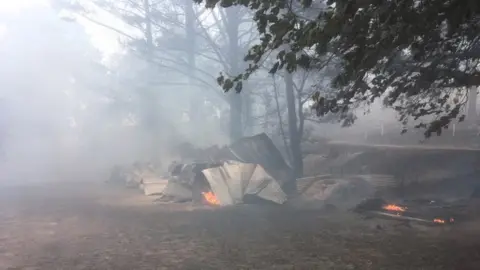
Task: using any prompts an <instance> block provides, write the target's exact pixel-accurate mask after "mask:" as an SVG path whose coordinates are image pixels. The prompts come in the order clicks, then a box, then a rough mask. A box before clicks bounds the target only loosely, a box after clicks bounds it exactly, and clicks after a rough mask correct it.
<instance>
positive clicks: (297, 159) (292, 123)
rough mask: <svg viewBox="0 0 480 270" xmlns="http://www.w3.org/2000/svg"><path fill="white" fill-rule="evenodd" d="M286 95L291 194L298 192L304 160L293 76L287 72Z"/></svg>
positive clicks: (289, 189)
mask: <svg viewBox="0 0 480 270" xmlns="http://www.w3.org/2000/svg"><path fill="white" fill-rule="evenodd" d="M284 78H285V94H286V97H287V110H288V133H289V137H290V153H291V155H292V158H291V163H292V176H291V181H290V182H291V183H290V184H289V185H288V187H287V189H288V191H290V192H295V191H296V179H297V178H299V177H302V176H303V160H302V150H301V146H300V143H301V138H300V134H299V130H298V124H297V110H296V108H295V107H296V106H295V101H296V100H295V93H294V88H293V76H292V74H291V73H289V72H285V77H284Z"/></svg>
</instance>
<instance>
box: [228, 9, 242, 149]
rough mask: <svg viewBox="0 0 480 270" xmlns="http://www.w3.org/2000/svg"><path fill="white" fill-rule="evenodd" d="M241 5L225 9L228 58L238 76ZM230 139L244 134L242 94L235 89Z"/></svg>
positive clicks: (230, 96) (231, 68) (231, 70)
mask: <svg viewBox="0 0 480 270" xmlns="http://www.w3.org/2000/svg"><path fill="white" fill-rule="evenodd" d="M238 11H239V7H230V8H227V9H226V10H225V12H226V14H227V21H226V22H225V23H226V28H227V34H228V39H229V40H228V41H229V50H228V60H229V67H230V74H231V75H233V76H236V75H238V74H239V73H240V70H239V67H240V63H239V61H240V59H239V56H240V48H239V44H238V41H239V40H238V32H239V29H238V28H239V26H240V19H241V18H240V17H239V12H238ZM228 94H229V103H230V140H231V141H232V142H234V141H236V140H238V139H240V138H241V137H242V136H243V125H242V96H241V94H239V93H236V92H235V91H234V90H232V91H230V93H228Z"/></svg>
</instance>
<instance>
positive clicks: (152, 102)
mask: <svg viewBox="0 0 480 270" xmlns="http://www.w3.org/2000/svg"><path fill="white" fill-rule="evenodd" d="M143 8H144V12H145V33H144V35H145V41H146V55H145V57H146V58H147V63H149V62H148V60H150V59H152V58H153V56H154V55H153V54H154V53H155V48H154V44H153V33H152V21H151V16H150V0H143ZM144 75H145V77H146V78H145V79H146V80H147V81H149V80H150V78H151V76H152V66H151V65H150V64H147V67H146V69H145V72H144ZM143 90H144V91H143V93H141V95H142V99H143V101H142V103H143V104H145V108H144V113H145V115H144V119H143V124H144V127H145V128H146V129H147V130H148V131H149V133H150V139H151V145H152V147H151V149H152V150H153V151H152V153H151V158H152V161H153V162H159V160H158V159H159V154H160V144H159V143H160V135H161V131H160V123H159V121H160V119H159V113H158V93H156V91H155V89H152V88H151V86H150V85H149V84H147V86H146V87H145V88H144V89H143Z"/></svg>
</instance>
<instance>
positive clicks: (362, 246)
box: [0, 183, 480, 270]
mask: <svg viewBox="0 0 480 270" xmlns="http://www.w3.org/2000/svg"><path fill="white" fill-rule="evenodd" d="M151 201H152V199H151V198H147V197H145V196H142V195H141V194H139V193H138V192H137V191H136V190H125V189H121V188H111V187H108V186H106V185H103V184H91V183H90V184H72V183H70V184H56V185H55V184H44V185H36V186H30V187H8V188H2V189H0V269H28V270H34V269H48V270H54V269H65V270H75V269H102V270H103V269H115V270H123V269H124V270H132V269H136V270H141V269H185V270H188V269H192V270H196V269H205V270H208V269H389V270H392V269H401V270H406V269H435V270H440V269H449V270H452V269H453V270H454V269H459V270H468V269H479V267H480V237H478V236H480V233H477V232H476V231H475V230H472V229H468V228H469V226H470V227H472V224H470V225H469V226H467V225H465V224H464V225H461V224H457V225H458V226H454V227H451V228H446V227H444V228H436V229H428V228H423V227H422V228H420V227H417V226H414V228H409V227H406V226H394V224H392V223H386V222H383V221H377V220H362V219H360V218H359V217H356V216H354V215H353V214H340V213H336V214H331V213H330V214H328V213H326V212H325V211H321V210H318V209H311V208H310V209H300V208H298V207H285V206H283V207H278V206H258V205H257V206H239V207H230V208H223V209H205V208H201V209H198V208H194V207H192V206H191V205H189V204H182V205H164V204H162V205H161V204H153V203H152V202H151ZM377 225H379V226H377ZM479 230H480V229H479Z"/></svg>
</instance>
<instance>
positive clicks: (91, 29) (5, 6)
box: [0, 0, 120, 57]
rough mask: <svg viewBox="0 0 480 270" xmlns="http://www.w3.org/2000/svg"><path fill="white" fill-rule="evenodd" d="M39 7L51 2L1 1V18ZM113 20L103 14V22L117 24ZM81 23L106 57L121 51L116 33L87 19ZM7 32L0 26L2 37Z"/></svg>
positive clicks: (42, 0)
mask: <svg viewBox="0 0 480 270" xmlns="http://www.w3.org/2000/svg"><path fill="white" fill-rule="evenodd" d="M38 5H44V6H48V5H49V0H0V16H1V14H2V13H16V12H21V10H22V9H23V8H28V7H32V6H38ZM113 20H114V19H112V18H109V16H108V14H102V22H105V23H106V24H111V23H115V22H113ZM79 22H80V24H82V25H83V26H84V27H85V31H86V32H87V34H88V35H90V37H91V42H92V43H93V45H94V46H95V47H97V48H98V49H99V50H101V51H102V52H103V53H105V56H106V57H108V56H109V55H112V54H113V53H116V52H118V51H119V50H120V45H119V44H118V42H117V40H118V35H117V34H116V33H114V32H112V31H110V30H108V29H106V28H104V27H101V26H98V25H96V24H94V23H92V22H89V21H87V20H85V19H79ZM114 25H115V24H114ZM5 31H6V29H5V26H4V25H0V37H1V36H2V34H3V33H5ZM7 31H8V30H7Z"/></svg>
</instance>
